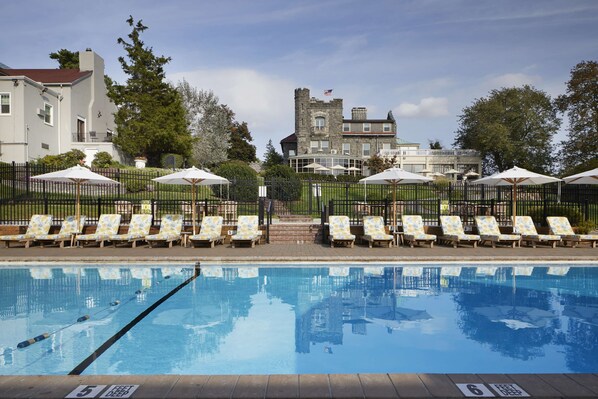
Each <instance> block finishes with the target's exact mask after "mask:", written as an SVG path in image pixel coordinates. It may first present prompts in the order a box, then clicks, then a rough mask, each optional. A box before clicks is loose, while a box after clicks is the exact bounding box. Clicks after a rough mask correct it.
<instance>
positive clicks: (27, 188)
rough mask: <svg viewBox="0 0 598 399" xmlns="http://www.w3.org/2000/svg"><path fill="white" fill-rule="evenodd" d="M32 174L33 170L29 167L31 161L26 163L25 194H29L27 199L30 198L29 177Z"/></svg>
mask: <svg viewBox="0 0 598 399" xmlns="http://www.w3.org/2000/svg"><path fill="white" fill-rule="evenodd" d="M30 174H31V169H30V165H29V161H27V162H25V192H26V193H27V198H29V195H30V192H29V175H30Z"/></svg>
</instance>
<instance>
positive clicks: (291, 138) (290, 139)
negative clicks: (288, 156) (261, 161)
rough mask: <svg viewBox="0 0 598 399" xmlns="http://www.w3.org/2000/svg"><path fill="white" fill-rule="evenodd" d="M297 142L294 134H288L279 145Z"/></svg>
mask: <svg viewBox="0 0 598 399" xmlns="http://www.w3.org/2000/svg"><path fill="white" fill-rule="evenodd" d="M296 142H297V135H296V134H295V133H292V134H289V135H288V136H287V137H285V138H284V139H282V140H280V144H282V143H296Z"/></svg>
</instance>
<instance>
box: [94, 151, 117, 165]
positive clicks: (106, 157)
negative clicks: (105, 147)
mask: <svg viewBox="0 0 598 399" xmlns="http://www.w3.org/2000/svg"><path fill="white" fill-rule="evenodd" d="M91 166H92V167H94V168H113V167H118V166H120V164H119V163H118V162H116V161H115V160H114V159H113V158H112V155H110V154H109V153H107V152H106V151H101V152H98V153H97V154H96V156H95V157H94V158H93V161H92V162H91Z"/></svg>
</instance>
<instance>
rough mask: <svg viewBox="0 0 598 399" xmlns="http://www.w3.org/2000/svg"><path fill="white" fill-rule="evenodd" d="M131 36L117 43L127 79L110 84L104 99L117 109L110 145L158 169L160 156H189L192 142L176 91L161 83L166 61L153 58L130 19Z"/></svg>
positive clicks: (138, 26)
mask: <svg viewBox="0 0 598 399" xmlns="http://www.w3.org/2000/svg"><path fill="white" fill-rule="evenodd" d="M127 23H128V24H129V26H131V27H132V32H131V33H130V34H129V35H128V37H129V40H130V41H129V42H128V41H126V40H125V39H123V38H119V39H118V43H119V44H121V45H122V46H123V48H124V49H125V52H126V53H127V58H128V60H127V59H125V57H119V58H118V60H119V62H120V64H121V66H122V69H123V71H124V72H125V73H126V74H127V75H128V78H127V82H126V84H124V85H119V84H112V85H111V86H110V87H109V90H108V95H109V97H110V98H111V99H112V100H113V101H114V103H115V104H116V106H117V107H118V111H117V112H116V114H115V123H116V126H117V127H118V135H117V136H115V137H114V139H113V141H114V144H115V145H117V146H118V147H120V148H121V149H122V150H123V151H124V152H125V153H127V154H129V155H131V156H145V157H147V159H148V163H149V165H153V166H158V165H159V164H160V155H161V154H163V153H165V152H172V153H175V154H181V155H183V156H189V155H190V153H191V145H192V142H193V139H192V137H191V134H190V133H189V131H188V129H187V121H186V119H185V108H184V107H183V102H182V100H181V97H180V95H179V94H178V92H177V90H176V89H175V88H174V87H173V86H172V85H170V84H168V83H167V82H165V78H166V76H165V72H164V65H166V64H167V63H168V62H169V61H170V58H167V57H164V56H160V57H157V56H155V55H154V53H153V50H152V48H151V47H146V46H145V44H144V42H143V41H141V38H140V35H141V33H143V32H144V31H145V30H146V29H147V27H146V26H144V25H143V24H142V22H141V20H140V21H138V22H137V23H135V21H134V20H133V17H129V19H128V20H127Z"/></svg>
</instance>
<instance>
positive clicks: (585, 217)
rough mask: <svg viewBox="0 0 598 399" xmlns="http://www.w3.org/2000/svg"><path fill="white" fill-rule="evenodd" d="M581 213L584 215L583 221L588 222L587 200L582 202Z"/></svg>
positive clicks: (588, 209) (588, 208) (588, 206)
mask: <svg viewBox="0 0 598 399" xmlns="http://www.w3.org/2000/svg"><path fill="white" fill-rule="evenodd" d="M583 213H584V215H583V216H584V220H585V221H588V220H590V203H589V202H588V200H585V201H584V202H583Z"/></svg>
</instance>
